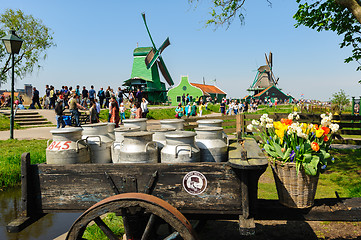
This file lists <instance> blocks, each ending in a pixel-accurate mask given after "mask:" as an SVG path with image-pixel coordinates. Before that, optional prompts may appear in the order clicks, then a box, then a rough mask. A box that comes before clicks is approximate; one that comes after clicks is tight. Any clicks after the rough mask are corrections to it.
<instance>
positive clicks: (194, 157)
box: [161, 131, 200, 163]
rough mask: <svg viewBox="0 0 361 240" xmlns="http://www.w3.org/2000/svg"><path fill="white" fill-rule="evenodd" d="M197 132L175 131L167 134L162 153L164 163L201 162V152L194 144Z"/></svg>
mask: <svg viewBox="0 0 361 240" xmlns="http://www.w3.org/2000/svg"><path fill="white" fill-rule="evenodd" d="M195 135H196V133H195V132H186V131H174V132H170V133H167V134H166V135H165V137H166V144H165V146H164V147H163V149H162V151H161V162H162V163H182V162H200V150H199V148H198V147H197V145H196V144H195V142H194V137H195Z"/></svg>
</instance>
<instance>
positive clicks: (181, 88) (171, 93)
mask: <svg viewBox="0 0 361 240" xmlns="http://www.w3.org/2000/svg"><path fill="white" fill-rule="evenodd" d="M187 94H189V96H190V98H191V102H194V101H195V99H197V98H198V97H203V98H205V97H209V96H210V97H212V99H214V98H215V97H217V99H218V100H221V99H222V98H223V97H226V95H227V94H226V93H225V92H224V91H222V90H220V89H219V88H218V87H216V86H212V85H206V84H199V83H190V82H189V79H188V76H181V81H180V83H179V84H178V85H177V86H175V87H174V88H172V89H169V90H168V101H169V102H171V105H172V106H176V105H178V104H179V103H181V102H182V96H183V95H185V96H186V95H187ZM218 102H219V101H218Z"/></svg>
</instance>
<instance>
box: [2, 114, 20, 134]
mask: <svg viewBox="0 0 361 240" xmlns="http://www.w3.org/2000/svg"><path fill="white" fill-rule="evenodd" d="M9 129H10V119H9V118H7V117H6V116H5V115H4V114H1V113H0V131H5V130H9ZM14 129H20V126H19V124H17V123H16V122H14Z"/></svg>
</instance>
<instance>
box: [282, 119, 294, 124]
mask: <svg viewBox="0 0 361 240" xmlns="http://www.w3.org/2000/svg"><path fill="white" fill-rule="evenodd" d="M281 123H283V124H286V125H291V124H292V119H288V118H281Z"/></svg>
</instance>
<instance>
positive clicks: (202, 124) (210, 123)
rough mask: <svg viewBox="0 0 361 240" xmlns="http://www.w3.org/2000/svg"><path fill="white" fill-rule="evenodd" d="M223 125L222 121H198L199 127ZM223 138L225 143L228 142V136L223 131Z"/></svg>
mask: <svg viewBox="0 0 361 240" xmlns="http://www.w3.org/2000/svg"><path fill="white" fill-rule="evenodd" d="M222 123H223V120H222V119H201V120H198V121H197V124H198V127H222ZM197 137H198V136H196V139H197ZM222 138H223V140H224V141H228V140H227V139H228V136H227V134H226V133H225V132H224V131H222Z"/></svg>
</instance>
